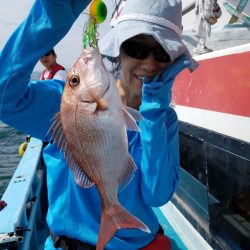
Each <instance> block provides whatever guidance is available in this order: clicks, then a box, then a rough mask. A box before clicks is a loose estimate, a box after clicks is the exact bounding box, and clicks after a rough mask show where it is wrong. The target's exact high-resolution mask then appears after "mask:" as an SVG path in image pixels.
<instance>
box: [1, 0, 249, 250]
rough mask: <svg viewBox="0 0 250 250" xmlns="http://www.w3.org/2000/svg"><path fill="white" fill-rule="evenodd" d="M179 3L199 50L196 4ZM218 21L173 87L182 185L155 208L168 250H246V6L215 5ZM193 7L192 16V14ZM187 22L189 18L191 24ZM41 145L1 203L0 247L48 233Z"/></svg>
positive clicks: (37, 243)
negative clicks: (195, 66)
mask: <svg viewBox="0 0 250 250" xmlns="http://www.w3.org/2000/svg"><path fill="white" fill-rule="evenodd" d="M183 3H184V14H185V13H187V14H185V16H184V17H183V24H184V36H183V39H184V42H185V43H186V45H187V46H188V47H189V49H190V52H191V54H193V51H194V49H195V48H196V45H197V38H196V36H195V35H194V34H195V33H194V32H193V30H192V27H190V28H189V29H185V24H186V23H187V20H189V18H190V17H192V18H193V20H194V19H195V18H194V17H195V15H194V11H193V10H192V9H193V7H194V4H193V3H190V1H185V0H183ZM219 4H220V6H221V9H222V17H221V18H220V19H219V21H218V23H217V24H215V25H214V26H212V32H211V36H210V37H209V38H208V39H207V42H206V46H207V47H208V48H210V49H212V50H213V52H210V53H205V54H202V55H198V56H194V58H195V59H196V60H197V61H198V62H199V64H200V66H199V68H198V69H197V70H196V71H195V72H193V73H192V74H191V73H190V72H188V71H187V70H185V71H183V72H182V73H181V74H180V75H179V76H178V77H177V79H176V81H175V84H174V87H173V98H172V106H173V107H174V108H175V110H176V112H177V114H178V118H179V137H180V154H181V171H180V183H179V187H178V188H177V190H176V192H175V194H174V196H173V198H172V199H171V201H170V202H169V203H167V204H166V205H165V206H162V207H161V208H154V211H155V213H156V215H157V216H158V218H159V222H160V224H161V225H162V227H163V229H164V233H165V234H166V235H167V236H168V237H169V238H170V239H171V243H172V249H174V250H176V249H178V250H180V249H181V250H182V249H191V250H196V249H197V250H203V249H204V250H206V249H234V250H235V249H236V250H237V249H250V197H249V193H250V130H249V129H250V27H249V23H248V21H249V16H250V4H249V2H248V1H247V0H241V1H237V0H227V1H226V2H222V1H219ZM190 10H191V11H190ZM189 23H190V21H189ZM41 152H42V142H41V141H39V140H36V139H34V138H32V139H31V142H30V143H29V145H28V148H27V150H26V152H25V154H24V156H23V158H22V160H21V162H20V164H19V166H18V168H17V170H16V171H15V173H14V175H13V177H12V180H11V181H10V183H9V186H8V188H7V189H6V191H5V193H4V195H3V197H2V200H4V201H5V202H6V203H7V206H6V207H5V208H3V209H2V210H1V211H0V249H18V250H19V249H21V250H33V249H34V250H35V249H36V250H37V249H38V250H39V249H43V247H44V241H45V239H46V237H47V235H48V228H47V225H46V222H45V217H46V208H47V200H46V188H45V186H46V185H45V178H44V177H45V169H44V164H43V160H42V156H41Z"/></svg>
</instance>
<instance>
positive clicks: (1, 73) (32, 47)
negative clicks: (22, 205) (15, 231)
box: [0, 0, 179, 250]
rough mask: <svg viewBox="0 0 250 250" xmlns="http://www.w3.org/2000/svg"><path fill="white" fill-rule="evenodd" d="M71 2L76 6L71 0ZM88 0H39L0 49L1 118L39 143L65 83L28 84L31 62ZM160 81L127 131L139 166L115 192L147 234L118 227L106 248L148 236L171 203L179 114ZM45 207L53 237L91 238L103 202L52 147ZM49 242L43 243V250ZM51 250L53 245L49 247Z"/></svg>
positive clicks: (47, 152) (139, 242)
mask: <svg viewBox="0 0 250 250" xmlns="http://www.w3.org/2000/svg"><path fill="white" fill-rule="evenodd" d="M75 2H76V3H77V4H74V3H75ZM88 3H89V1H80V0H78V1H69V0H57V1H52V0H51V1H49V0H47V1H45V0H37V1H36V2H35V3H34V5H33V7H32V9H31V11H30V13H29V15H28V17H27V18H26V19H25V20H24V22H23V23H22V24H21V25H20V26H19V27H18V28H17V30H16V31H15V32H14V33H13V34H12V36H11V37H10V38H9V40H8V42H7V43H6V45H5V47H4V48H3V50H2V52H1V54H0V65H1V70H0V119H1V120H2V121H3V122H4V123H6V124H8V125H10V126H12V127H14V128H16V129H17V130H19V131H22V132H24V133H27V134H30V135H31V136H33V137H36V138H39V139H41V140H43V141H45V140H46V139H47V138H46V134H47V132H48V129H49V127H50V126H51V119H52V118H53V116H54V114H55V113H57V112H58V111H59V107H60V102H61V95H62V92H63V86H64V82H62V81H59V80H44V81H30V76H31V73H32V71H33V68H34V66H35V65H36V63H37V61H38V60H39V58H40V57H41V55H43V54H44V53H46V51H48V50H49V49H50V48H52V47H54V46H55V45H56V44H57V43H58V42H59V41H60V40H61V39H62V38H63V37H64V35H65V34H66V33H67V32H68V30H69V29H70V27H71V26H72V24H73V23H74V21H75V20H76V18H77V17H78V15H79V14H80V11H81V10H82V9H83V8H84V7H86V5H87V4H88ZM169 92H170V90H169V89H167V88H165V85H164V84H163V85H162V86H161V87H159V89H158V90H157V91H156V92H154V94H152V95H148V94H145V93H144V92H143V99H142V104H141V107H140V112H141V113H142V115H143V117H144V119H143V120H141V121H140V123H139V126H140V128H141V132H140V134H139V133H136V132H128V139H129V152H130V154H131V155H132V157H133V158H134V160H135V162H136V164H137V167H138V170H137V171H136V173H135V176H134V178H133V180H132V181H131V183H130V184H129V185H128V186H127V187H126V188H125V189H124V190H122V191H121V192H119V193H118V199H119V201H120V203H121V204H122V205H123V206H124V207H126V208H127V209H128V210H129V211H130V212H131V213H132V214H133V215H135V216H137V217H138V218H139V219H140V220H141V221H143V222H144V223H145V224H146V225H147V226H148V227H149V229H150V230H151V233H146V232H142V231H140V230H136V229H121V230H118V231H117V233H116V234H115V236H114V237H113V238H112V239H111V240H110V241H109V243H108V245H107V246H106V249H116V250H117V249H119V250H123V249H124V250H125V249H126V250H127V249H129V250H133V249H139V248H141V247H143V246H145V245H147V244H148V243H149V242H151V241H152V240H153V238H154V235H155V233H156V232H157V230H158V221H157V218H156V216H155V215H154V213H153V211H152V208H151V207H154V206H161V205H163V204H165V203H166V202H168V201H169V199H170V198H171V196H172V194H173V192H174V190H175V188H176V184H177V182H178V172H179V148H178V127H177V116H176V114H175V112H174V110H173V109H172V108H170V107H169V102H170V98H169ZM43 156H44V161H45V163H46V167H47V185H48V199H49V209H48V215H47V222H48V225H49V227H50V229H51V231H52V232H53V233H54V234H56V235H67V236H69V237H72V238H75V239H78V240H81V241H84V242H89V243H91V244H93V245H95V244H96V242H97V237H98V232H99V225H100V216H101V201H100V198H99V194H98V192H97V189H96V187H95V186H93V187H91V188H88V189H83V188H81V187H79V186H78V185H77V184H76V183H75V181H74V178H73V175H72V172H71V170H70V168H69V167H68V165H67V163H66V162H65V159H64V157H63V154H62V153H60V152H59V150H58V149H57V148H56V146H55V145H51V144H49V145H48V146H47V147H46V148H45V149H44V153H43ZM50 248H52V246H49V244H47V248H46V249H50ZM52 249H53V248H52Z"/></svg>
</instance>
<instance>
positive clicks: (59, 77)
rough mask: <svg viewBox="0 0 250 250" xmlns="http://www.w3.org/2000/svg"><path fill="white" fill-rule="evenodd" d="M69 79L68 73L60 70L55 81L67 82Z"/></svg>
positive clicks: (55, 76)
mask: <svg viewBox="0 0 250 250" xmlns="http://www.w3.org/2000/svg"><path fill="white" fill-rule="evenodd" d="M66 78H67V71H66V70H59V71H57V72H56V73H55V75H54V77H53V79H56V80H60V81H64V82H65V81H66Z"/></svg>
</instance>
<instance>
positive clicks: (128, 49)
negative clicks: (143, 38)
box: [122, 41, 150, 59]
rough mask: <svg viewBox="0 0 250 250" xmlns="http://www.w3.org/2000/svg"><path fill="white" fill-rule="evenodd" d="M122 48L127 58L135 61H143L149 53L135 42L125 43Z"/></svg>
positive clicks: (147, 49) (145, 47) (148, 50)
mask: <svg viewBox="0 0 250 250" xmlns="http://www.w3.org/2000/svg"><path fill="white" fill-rule="evenodd" d="M122 47H123V49H124V52H125V53H126V54H127V55H128V56H130V57H133V58H136V59H145V58H147V57H148V55H149V53H150V49H149V48H148V47H147V46H145V45H144V44H141V43H137V42H130V41H127V42H124V43H123V45H122Z"/></svg>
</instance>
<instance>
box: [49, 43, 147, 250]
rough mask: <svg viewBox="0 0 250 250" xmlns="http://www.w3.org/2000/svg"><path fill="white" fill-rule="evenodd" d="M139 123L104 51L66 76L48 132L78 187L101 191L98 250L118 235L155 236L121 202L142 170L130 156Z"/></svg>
mask: <svg viewBox="0 0 250 250" xmlns="http://www.w3.org/2000/svg"><path fill="white" fill-rule="evenodd" d="M140 119H143V117H142V116H141V114H140V113H139V111H137V110H135V109H132V108H129V107H125V106H124V105H123V103H122V100H121V97H120V95H119V93H118V89H117V87H116V84H115V79H114V78H113V76H112V75H111V74H110V73H109V72H108V70H107V69H106V67H105V65H104V63H103V60H102V56H101V54H100V52H99V49H98V48H93V49H91V50H90V49H88V50H87V49H84V50H83V52H82V54H81V55H80V57H79V58H78V59H77V61H76V62H75V64H74V65H73V67H72V68H71V69H70V71H69V73H68V75H67V79H66V84H65V87H64V90H63V94H62V100H61V105H60V111H59V112H58V113H57V114H56V115H55V117H54V122H53V124H52V126H51V128H50V130H49V131H50V133H51V142H52V143H56V145H57V147H58V148H59V149H60V150H63V151H64V157H65V160H66V161H67V163H68V165H69V167H70V168H71V170H72V172H73V175H74V179H75V181H76V183H77V184H78V185H79V186H81V187H83V188H90V187H92V186H93V185H96V187H97V190H98V193H99V195H100V198H101V203H102V212H101V222H100V229H99V234H98V240H97V248H96V249H97V250H102V249H104V247H105V246H106V244H107V243H108V242H109V240H110V239H111V238H112V237H113V236H114V235H115V233H116V231H117V230H118V229H122V228H137V229H140V230H142V231H145V232H148V233H149V232H150V230H149V228H148V227H147V226H146V225H145V224H144V223H143V222H142V221H141V220H139V219H138V218H137V217H135V216H134V215H132V214H131V213H130V212H129V211H128V210H126V208H124V207H123V206H122V205H121V204H120V203H119V201H118V197H117V194H118V192H119V190H122V189H123V188H125V187H126V185H128V183H129V182H130V181H131V180H132V178H133V176H134V172H135V171H136V169H137V167H136V164H135V162H134V160H133V158H132V157H131V155H130V154H129V152H128V139H127V129H128V130H133V131H138V132H139V131H140V128H139V126H138V125H137V121H138V120H140Z"/></svg>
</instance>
